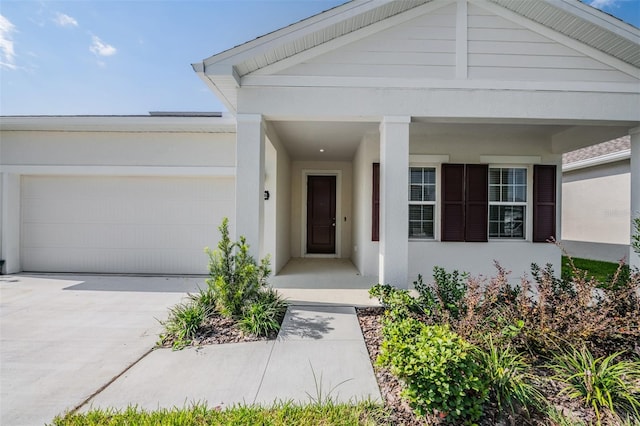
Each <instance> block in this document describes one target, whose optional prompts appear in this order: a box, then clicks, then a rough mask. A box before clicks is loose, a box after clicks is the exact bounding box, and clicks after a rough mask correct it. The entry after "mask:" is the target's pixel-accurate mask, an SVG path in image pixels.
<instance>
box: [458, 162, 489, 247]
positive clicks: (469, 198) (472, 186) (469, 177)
mask: <svg viewBox="0 0 640 426" xmlns="http://www.w3.org/2000/svg"><path fill="white" fill-rule="evenodd" d="M466 168H467V170H466V179H465V207H466V210H465V234H464V235H465V241H471V242H482V241H487V240H488V232H487V227H488V218H487V215H488V209H489V166H487V165H486V164H467V165H466Z"/></svg>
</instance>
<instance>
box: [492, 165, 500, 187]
mask: <svg viewBox="0 0 640 426" xmlns="http://www.w3.org/2000/svg"><path fill="white" fill-rule="evenodd" d="M489 184H490V185H499V184H500V169H490V170H489Z"/></svg>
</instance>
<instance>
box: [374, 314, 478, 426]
mask: <svg viewBox="0 0 640 426" xmlns="http://www.w3.org/2000/svg"><path fill="white" fill-rule="evenodd" d="M383 333H384V340H383V342H382V345H381V348H380V356H379V357H378V360H377V363H378V364H379V365H382V366H388V367H389V368H390V370H391V372H392V373H393V374H395V375H396V376H397V377H398V378H400V379H401V380H402V381H404V383H405V385H406V387H405V388H404V389H403V391H402V394H403V396H404V397H406V398H407V399H408V400H409V403H410V404H411V406H412V407H413V408H414V410H416V412H417V413H418V414H420V415H425V414H426V413H428V412H434V413H438V414H439V415H440V416H441V417H443V418H445V420H446V421H447V422H456V421H463V422H473V421H476V420H478V419H479V418H480V415H481V414H482V405H483V403H484V402H485V400H486V398H487V393H488V388H487V382H486V379H485V378H484V377H483V372H482V366H481V365H479V364H478V363H477V362H476V360H475V359H474V358H473V356H472V346H471V345H470V344H469V343H467V342H466V341H465V340H463V339H462V338H460V337H459V336H458V335H457V334H456V333H454V332H452V331H450V329H449V327H448V326H446V325H445V326H440V325H434V326H429V325H426V324H424V323H422V322H420V321H419V320H416V319H414V318H410V317H408V318H404V319H402V320H398V321H393V320H387V321H385V326H384V330H383Z"/></svg>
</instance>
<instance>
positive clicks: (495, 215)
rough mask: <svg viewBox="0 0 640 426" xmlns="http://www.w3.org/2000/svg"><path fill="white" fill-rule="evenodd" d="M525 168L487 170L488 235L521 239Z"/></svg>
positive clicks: (525, 195) (524, 203) (523, 234)
mask: <svg viewBox="0 0 640 426" xmlns="http://www.w3.org/2000/svg"><path fill="white" fill-rule="evenodd" d="M526 210H527V169H526V168H513V167H504V168H502V167H496V168H490V169H489V238H512V239H524V238H525V229H526V223H527V222H526Z"/></svg>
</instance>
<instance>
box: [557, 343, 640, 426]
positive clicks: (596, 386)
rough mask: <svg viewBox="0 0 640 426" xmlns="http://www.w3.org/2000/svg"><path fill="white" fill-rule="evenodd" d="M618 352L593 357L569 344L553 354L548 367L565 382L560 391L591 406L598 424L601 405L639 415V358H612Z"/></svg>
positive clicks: (618, 355) (616, 356) (617, 354)
mask: <svg viewBox="0 0 640 426" xmlns="http://www.w3.org/2000/svg"><path fill="white" fill-rule="evenodd" d="M621 355H622V353H621V352H616V353H613V354H611V355H608V356H606V357H600V358H595V357H594V356H593V355H592V354H591V352H590V351H589V350H588V349H587V348H586V347H582V348H581V349H576V348H575V347H571V348H570V349H569V350H565V351H562V352H560V353H559V354H557V355H556V356H555V357H554V358H553V362H552V363H550V364H549V368H550V369H551V370H553V371H554V372H555V376H554V379H556V380H558V381H560V382H563V383H565V384H566V385H567V387H566V388H564V389H563V390H562V391H561V392H562V393H566V394H567V395H568V396H569V397H571V398H577V399H581V400H582V401H583V402H584V403H585V404H586V405H587V406H590V407H592V408H593V409H594V411H595V413H596V418H597V420H598V424H600V418H601V415H600V410H601V409H602V408H606V409H608V410H610V411H611V412H615V411H616V410H621V411H623V412H626V413H629V414H630V413H633V414H635V416H636V417H640V361H637V360H635V361H627V360H621V361H616V359H617V358H619V357H620V356H621Z"/></svg>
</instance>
